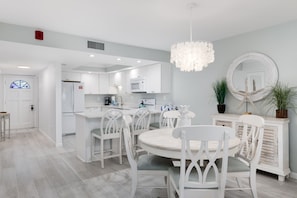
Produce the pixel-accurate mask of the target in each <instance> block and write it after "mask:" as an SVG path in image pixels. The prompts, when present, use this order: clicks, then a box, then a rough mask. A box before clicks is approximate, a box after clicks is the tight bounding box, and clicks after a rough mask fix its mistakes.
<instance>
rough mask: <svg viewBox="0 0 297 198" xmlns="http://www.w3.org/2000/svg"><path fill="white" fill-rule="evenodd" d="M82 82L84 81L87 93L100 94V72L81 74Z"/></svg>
mask: <svg viewBox="0 0 297 198" xmlns="http://www.w3.org/2000/svg"><path fill="white" fill-rule="evenodd" d="M81 82H82V83H84V87H85V94H99V76H98V74H89V73H83V74H81Z"/></svg>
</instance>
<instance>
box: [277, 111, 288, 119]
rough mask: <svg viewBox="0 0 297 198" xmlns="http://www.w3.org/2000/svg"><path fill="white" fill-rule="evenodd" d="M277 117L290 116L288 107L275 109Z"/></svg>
mask: <svg viewBox="0 0 297 198" xmlns="http://www.w3.org/2000/svg"><path fill="white" fill-rule="evenodd" d="M275 117H276V118H288V110H287V109H277V110H275Z"/></svg>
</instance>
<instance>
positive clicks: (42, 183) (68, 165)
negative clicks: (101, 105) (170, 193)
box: [0, 130, 297, 198]
mask: <svg viewBox="0 0 297 198" xmlns="http://www.w3.org/2000/svg"><path fill="white" fill-rule="evenodd" d="M74 142H75V136H74V135H72V136H66V137H64V138H63V143H64V148H56V147H55V146H54V144H53V143H52V142H50V141H49V140H48V139H47V138H46V137H45V136H43V135H42V134H40V133H39V132H36V131H35V130H28V131H24V132H22V133H17V134H13V135H12V137H11V139H6V141H3V142H0V198H29V197H30V198H43V197H44V198H76V197H77V198H95V197H96V198H105V197H106V198H117V197H121V198H127V197H129V193H130V185H131V179H130V170H129V164H128V162H127V160H126V158H124V164H123V165H119V164H118V160H117V159H114V160H106V165H105V168H104V169H101V168H100V164H99V163H98V162H94V163H82V162H81V161H80V160H79V159H77V158H76V154H75V147H74ZM141 180H142V181H141V182H159V181H158V180H156V179H155V178H141ZM229 185H232V183H230V182H229ZM257 186H258V195H259V197H260V198H279V197H289V198H290V197H291V198H293V197H294V198H296V197H297V182H296V181H295V180H291V179H289V180H286V181H285V182H279V181H278V180H277V178H276V177H275V176H273V175H267V174H263V173H261V174H258V175H257ZM155 192H156V191H151V190H149V189H138V190H137V193H136V197H137V198H148V197H154V194H155ZM225 197H226V198H238V197H239V198H241V197H242V198H244V197H251V194H250V192H249V191H248V192H242V191H228V192H226V193H225Z"/></svg>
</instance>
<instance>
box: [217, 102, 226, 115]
mask: <svg viewBox="0 0 297 198" xmlns="http://www.w3.org/2000/svg"><path fill="white" fill-rule="evenodd" d="M217 107H218V112H219V113H225V110H226V105H225V104H218V105H217Z"/></svg>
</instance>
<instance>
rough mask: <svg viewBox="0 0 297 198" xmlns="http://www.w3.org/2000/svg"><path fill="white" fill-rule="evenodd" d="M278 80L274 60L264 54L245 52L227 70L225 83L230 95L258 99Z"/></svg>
mask: <svg viewBox="0 0 297 198" xmlns="http://www.w3.org/2000/svg"><path fill="white" fill-rule="evenodd" d="M277 80H278V70H277V66H276V64H275V63H274V61H273V60H272V59H271V58H270V57H268V56H267V55H265V54H261V53H247V54H244V55H242V56H240V57H238V58H236V59H235V60H234V61H233V62H232V63H231V65H230V67H229V69H228V72H227V85H228V88H229V90H230V92H231V93H232V95H233V96H234V97H235V98H237V99H239V100H244V99H246V98H247V97H248V99H249V100H251V101H253V102H254V101H258V100H261V99H263V98H264V97H266V96H267V95H268V94H269V91H270V89H271V86H274V85H275V84H276V83H277Z"/></svg>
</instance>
